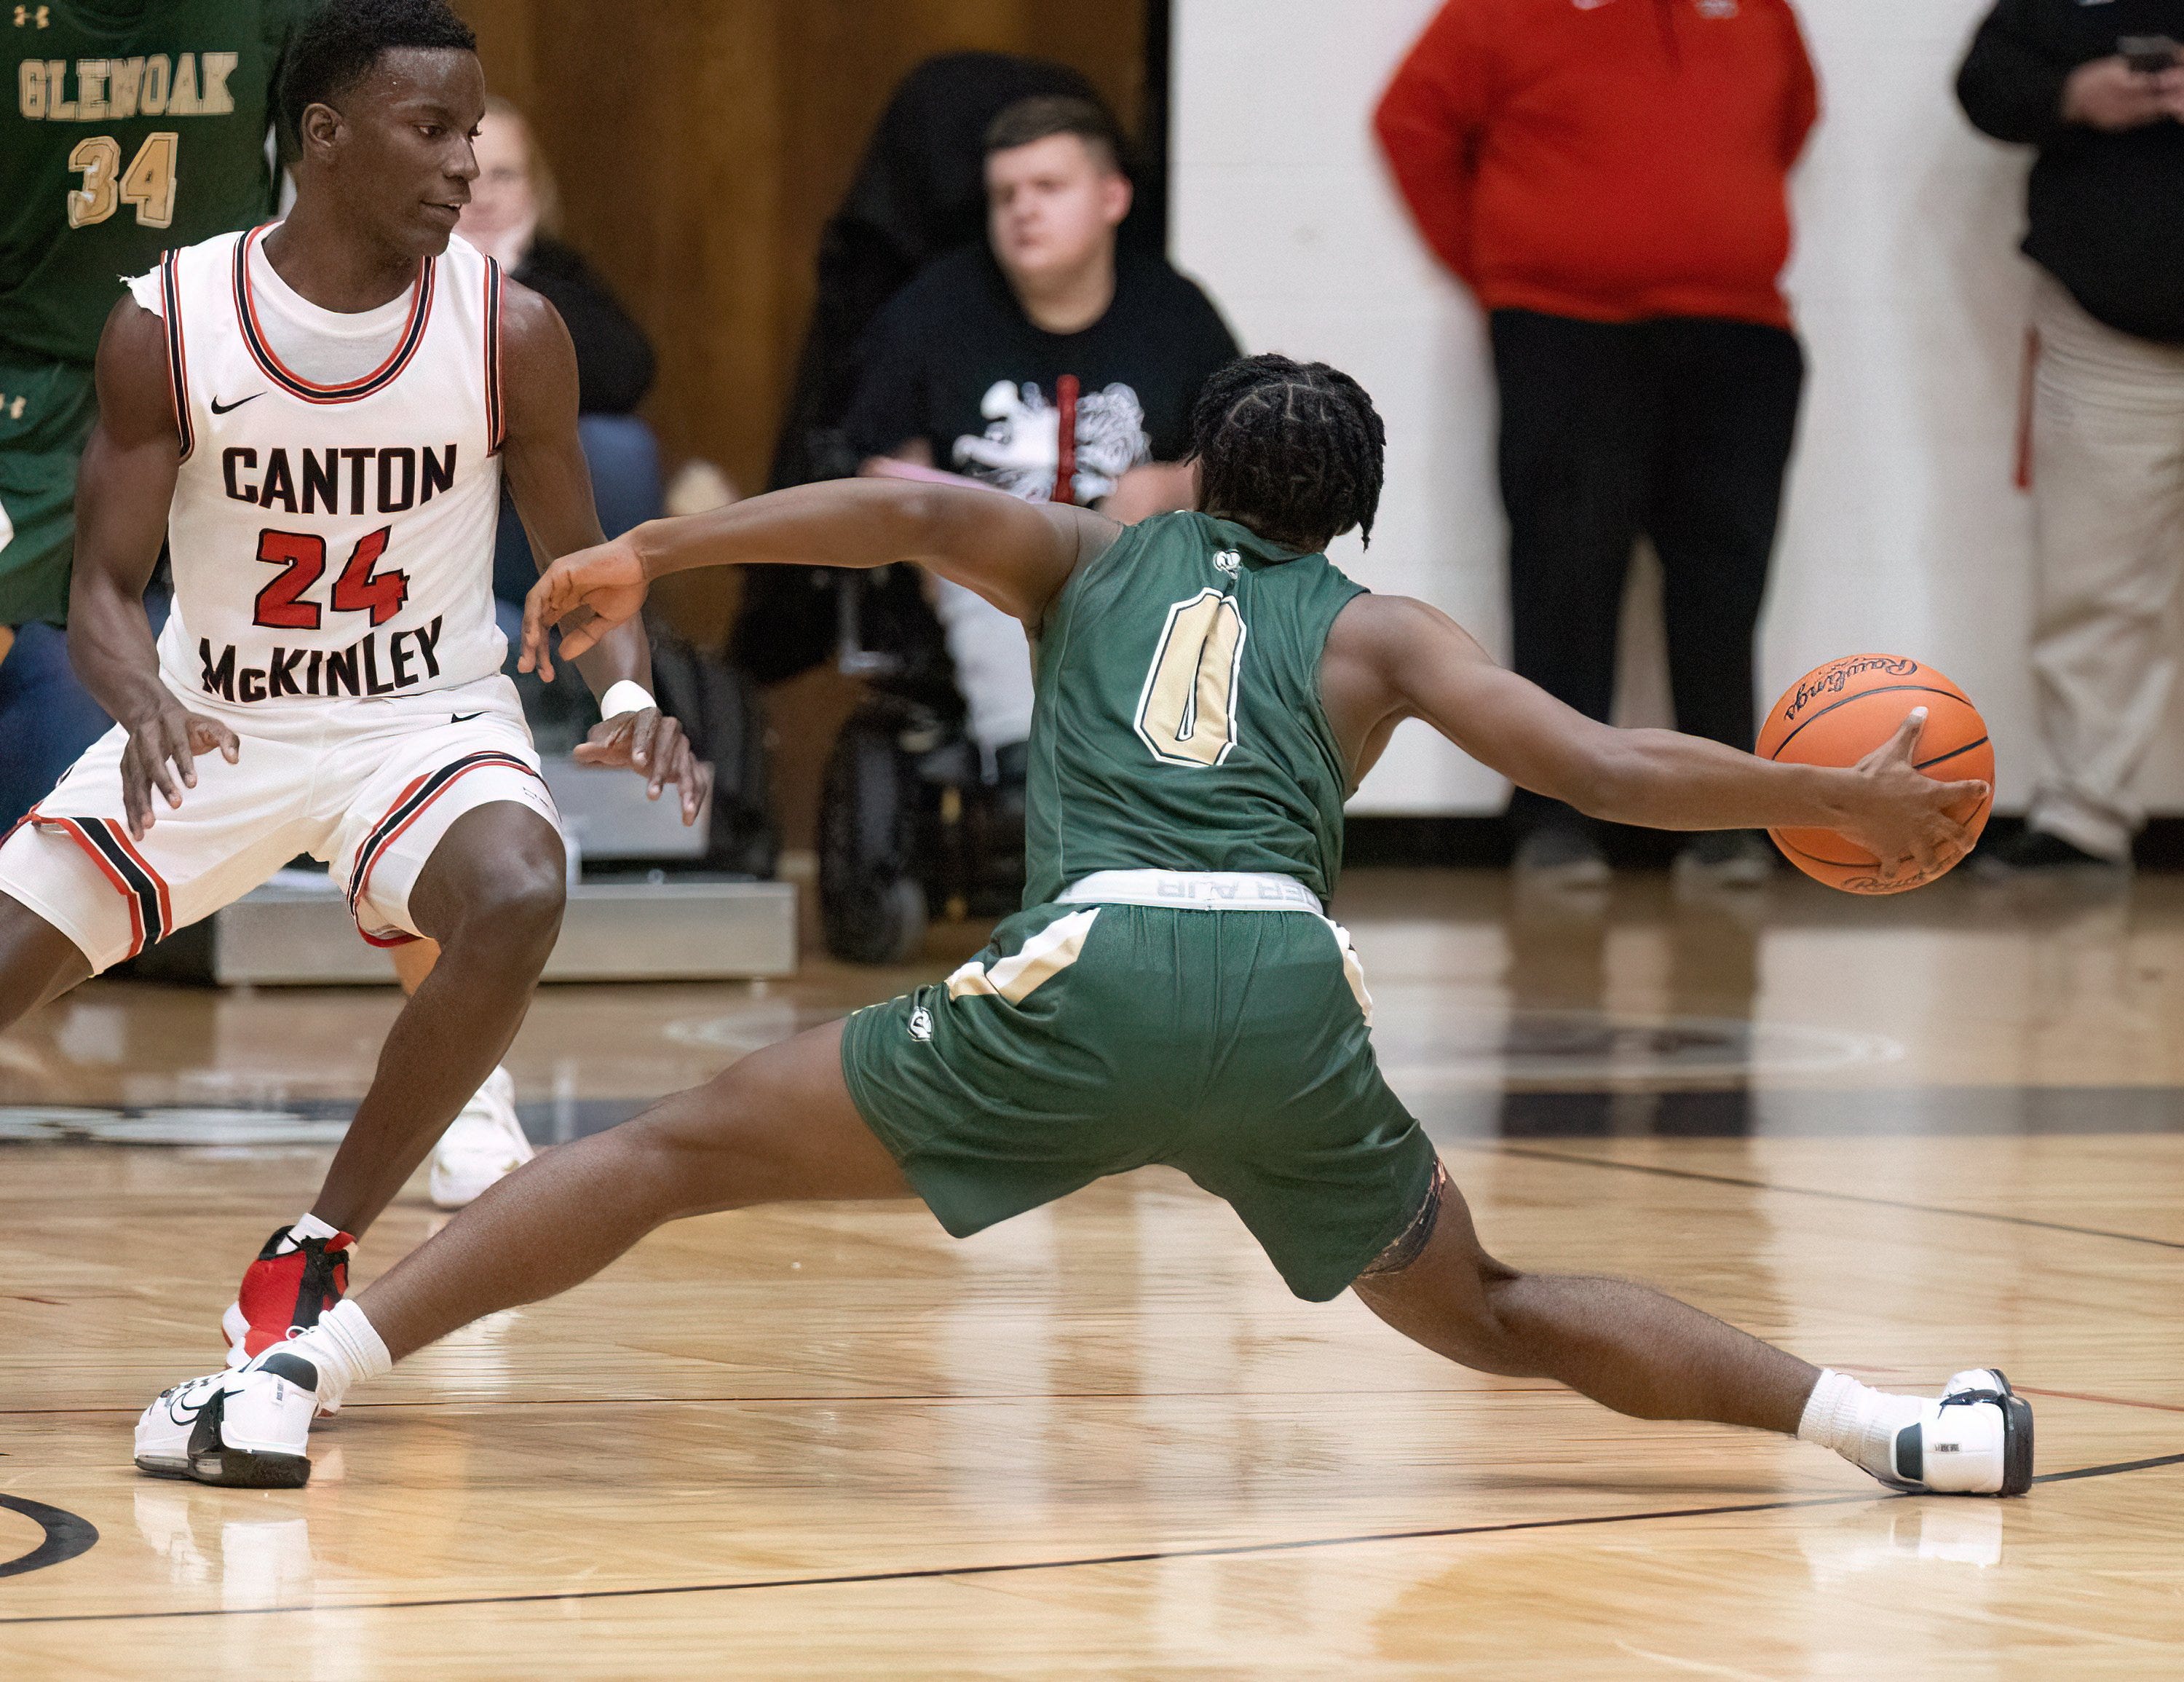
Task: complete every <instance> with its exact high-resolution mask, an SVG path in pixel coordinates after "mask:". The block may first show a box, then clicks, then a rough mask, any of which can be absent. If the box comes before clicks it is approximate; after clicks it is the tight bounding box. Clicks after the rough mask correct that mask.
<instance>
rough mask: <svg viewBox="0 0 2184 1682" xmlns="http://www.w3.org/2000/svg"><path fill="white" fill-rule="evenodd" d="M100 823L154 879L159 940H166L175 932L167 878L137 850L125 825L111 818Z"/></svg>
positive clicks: (173, 913)
mask: <svg viewBox="0 0 2184 1682" xmlns="http://www.w3.org/2000/svg"><path fill="white" fill-rule="evenodd" d="M99 821H100V822H102V823H103V824H104V825H105V826H106V829H107V833H109V834H110V835H112V836H113V837H114V839H115V840H116V841H118V842H120V844H121V850H122V851H123V852H125V853H126V854H128V855H129V856H130V857H131V858H132V859H134V860H136V866H137V868H138V869H140V870H142V872H144V874H145V875H147V876H148V877H151V878H152V885H153V887H154V888H157V889H158V890H159V937H158V938H165V937H166V936H167V935H170V934H171V933H174V931H175V902H174V899H173V896H172V895H170V894H169V893H168V892H167V879H166V877H163V876H161V875H160V874H159V872H157V871H156V870H153V868H152V862H151V860H148V859H147V858H146V857H145V856H144V855H142V853H140V852H138V851H137V850H136V843H135V842H134V841H131V839H130V838H129V830H128V827H127V826H126V825H125V824H120V823H116V822H114V820H113V819H112V818H110V817H109V818H102V819H100V820H99Z"/></svg>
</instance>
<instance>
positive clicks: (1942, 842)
mask: <svg viewBox="0 0 2184 1682" xmlns="http://www.w3.org/2000/svg"><path fill="white" fill-rule="evenodd" d="M1327 662H1328V663H1327V668H1326V671H1325V672H1324V674H1323V688H1324V691H1325V693H1326V695H1327V701H1328V709H1329V715H1330V717H1331V718H1332V719H1333V721H1334V724H1335V727H1336V729H1337V731H1338V732H1340V733H1341V734H1342V735H1343V737H1344V739H1345V742H1346V745H1350V746H1351V748H1352V751H1353V753H1355V754H1356V755H1357V756H1358V761H1359V762H1358V764H1357V769H1358V771H1360V773H1361V774H1362V771H1363V770H1364V769H1365V766H1367V765H1368V764H1369V763H1370V761H1371V760H1372V759H1373V757H1376V756H1377V755H1378V751H1379V747H1380V746H1382V745H1384V744H1385V742H1386V739H1387V736H1388V732H1390V730H1392V729H1393V727H1395V725H1396V723H1398V722H1400V721H1401V720H1402V719H1405V718H1421V719H1424V721H1426V722H1427V723H1429V724H1430V725H1432V726H1433V727H1434V728H1435V729H1436V730H1438V731H1440V732H1441V734H1442V735H1444V736H1446V737H1447V738H1448V739H1449V740H1450V741H1451V742H1453V743H1455V744H1456V745H1457V747H1459V748H1462V749H1463V750H1464V751H1465V752H1466V753H1468V754H1469V755H1471V756H1472V757H1473V758H1474V759H1476V760H1479V762H1480V763H1481V764H1483V765H1486V766H1491V767H1492V768H1493V769H1495V770H1496V771H1500V772H1501V773H1502V775H1503V776H1505V777H1508V778H1509V779H1510V780H1511V781H1512V782H1513V783H1517V784H1518V785H1519V786H1520V787H1522V788H1529V789H1531V790H1533V791H1534V792H1535V793H1536V794H1546V795H1547V796H1549V797H1550V798H1552V799H1557V800H1563V801H1565V802H1567V803H1568V805H1573V806H1575V807H1576V808H1577V809H1578V810H1580V811H1582V812H1585V813H1588V814H1590V815H1591V816H1594V817H1598V818H1604V819H1607V820H1608V821H1610V822H1616V823H1630V824H1641V825H1644V826H1646V827H1650V828H1654V829H1686V830H1697V829H1771V828H1805V827H1812V828H1825V829H1833V830H1836V831H1839V832H1841V833H1843V834H1845V835H1847V836H1848V837H1850V838H1852V839H1853V840H1854V841H1856V842H1858V844H1861V845H1863V846H1864V847H1866V848H1867V849H1869V850H1870V851H1871V852H1872V853H1873V855H1874V856H1875V858H1877V859H1879V860H1880V861H1881V866H1882V868H1883V870H1884V872H1886V873H1887V874H1890V875H1895V874H1899V873H1901V872H1904V871H1906V870H1909V869H1912V868H1914V867H1915V868H1916V869H1918V870H1919V871H1921V872H1930V871H1933V870H1935V869H1937V868H1939V867H1940V866H1943V865H1947V864H1953V863H1954V862H1955V861H1956V860H1957V859H1958V858H1960V857H1961V856H1962V855H1964V852H1965V851H1966V850H1967V849H1969V848H1970V844H1971V837H1970V832H1969V831H1967V830H1966V828H1965V827H1964V824H1963V823H1962V822H1959V821H1958V819H1956V818H1954V817H1953V816H1950V811H1951V809H1952V808H1953V809H1956V810H1965V811H1969V810H1970V809H1971V808H1972V807H1973V806H1974V805H1976V803H1977V802H1978V801H1979V800H1980V799H1981V798H1982V797H1983V796H1984V795H1985V794H1986V784H1985V783H1939V782H1936V781H1935V780H1934V779H1932V778H1931V777H1927V776H1925V774H1924V773H1923V772H1921V771H1919V770H1918V769H1917V768H1916V767H1915V766H1914V763H1913V761H1914V750H1915V749H1916V748H1917V746H1918V740H1919V728H1920V727H1921V726H1922V725H1923V724H1924V722H1925V711H1924V710H1923V709H1922V710H1919V711H1918V712H1916V713H1914V714H1913V715H1911V716H1909V717H1907V718H1906V719H1905V721H1904V724H1903V728H1902V729H1901V730H1899V731H1898V732H1897V734H1896V736H1895V737H1894V738H1892V740H1891V741H1890V742H1889V743H1888V744H1887V745H1886V747H1884V748H1881V749H1879V750H1877V751H1876V752H1875V753H1873V754H1871V755H1869V756H1868V757H1867V758H1866V759H1865V760H1864V761H1863V762H1861V763H1860V764H1859V765H1858V766H1854V767H1852V768H1849V769H1846V770H1835V769H1832V768H1830V767H1827V766H1797V765H1778V764H1776V763H1775V762H1774V761H1772V760H1763V759H1759V758H1757V757H1755V756H1754V755H1751V754H1746V753H1740V752H1738V751H1737V750H1736V749H1733V748H1725V747H1723V746H1722V745H1721V744H1719V743H1716V742H1707V741H1702V740H1701V739H1699V738H1697V737H1694V736H1683V735H1679V734H1678V733H1677V732H1674V731H1673V730H1618V729H1615V728H1613V727H1611V726H1608V725H1605V724H1600V723H1596V722H1595V721H1593V720H1591V719H1589V718H1587V717H1585V716H1584V715H1583V714H1582V713H1580V712H1577V711H1575V710H1573V709H1572V708H1569V707H1567V706H1565V705H1563V703H1562V702H1560V701H1558V700H1557V699H1555V698H1554V697H1553V696H1552V695H1550V694H1548V693H1546V691H1545V690H1543V689H1541V688H1539V687H1538V686H1537V685H1536V684H1534V683H1530V682H1527V681H1526V680H1525V679H1524V678H1522V677H1518V676H1517V674H1516V673H1514V672H1513V671H1507V669H1505V668H1504V667H1502V666H1497V665H1496V664H1495V662H1494V661H1493V660H1491V659H1490V658H1489V657H1488V655H1487V654H1486V652H1485V650H1484V649H1481V648H1480V647H1479V644H1478V643H1476V642H1474V641H1473V640H1472V638H1470V637H1469V636H1468V635H1467V634H1466V633H1465V632H1464V631H1463V627H1460V626H1458V625H1457V623H1456V621H1454V620H1452V619H1451V618H1449V617H1448V615H1446V614H1444V613H1442V612H1441V611H1440V610H1439V609H1437V608H1433V607H1429V606H1428V605H1427V604H1424V603H1423V602H1418V601H1412V600H1409V599H1406V598H1404V597H1401V596H1368V597H1361V598H1359V599H1357V601H1355V602H1353V603H1352V604H1351V605H1350V606H1349V607H1348V608H1346V610H1344V611H1343V613H1342V615H1341V616H1340V618H1339V619H1338V620H1337V621H1335V627H1334V633H1333V634H1332V635H1330V636H1329V638H1328V650H1327Z"/></svg>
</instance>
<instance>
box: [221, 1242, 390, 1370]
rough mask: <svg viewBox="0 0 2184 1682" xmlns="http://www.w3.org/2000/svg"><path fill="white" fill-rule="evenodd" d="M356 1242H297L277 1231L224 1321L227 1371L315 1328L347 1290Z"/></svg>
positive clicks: (250, 1268) (244, 1365) (259, 1255)
mask: <svg viewBox="0 0 2184 1682" xmlns="http://www.w3.org/2000/svg"><path fill="white" fill-rule="evenodd" d="M355 1242H356V1240H355V1239H353V1238H351V1237H350V1236H349V1235H348V1234H347V1233H336V1234H334V1235H333V1236H332V1237H331V1238H306V1239H298V1237H296V1236H295V1234H294V1231H293V1229H292V1228H288V1227H281V1228H277V1229H276V1231H275V1233H274V1234H273V1236H272V1237H270V1238H269V1239H266V1240H265V1248H264V1249H263V1250H259V1252H258V1259H257V1260H256V1261H253V1262H252V1263H251V1264H250V1267H249V1269H248V1271H247V1272H246V1273H244V1274H243V1276H242V1289H241V1290H239V1291H238V1292H237V1294H236V1298H235V1300H234V1301H233V1302H231V1303H230V1304H229V1305H228V1308H227V1312H226V1313H225V1314H223V1315H221V1316H220V1330H221V1331H223V1332H225V1333H226V1334H227V1364H228V1366H229V1367H231V1368H241V1367H247V1366H248V1365H249V1364H250V1362H252V1361H253V1360H255V1359H256V1358H257V1357H258V1356H261V1355H263V1354H265V1351H267V1350H269V1349H270V1348H272V1347H273V1345H276V1344H278V1343H286V1342H287V1340H288V1339H290V1338H292V1337H294V1336H295V1335H296V1334H298V1332H302V1331H305V1330H308V1329H309V1328H311V1327H313V1326H315V1325H317V1324H318V1323H319V1316H320V1315H321V1314H323V1313H325V1312H326V1310H327V1309H329V1308H331V1307H332V1306H334V1304H336V1303H337V1302H339V1301H340V1300H342V1297H343V1295H345V1294H346V1293H347V1291H348V1258H349V1246H350V1245H353V1244H354V1243H355Z"/></svg>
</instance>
